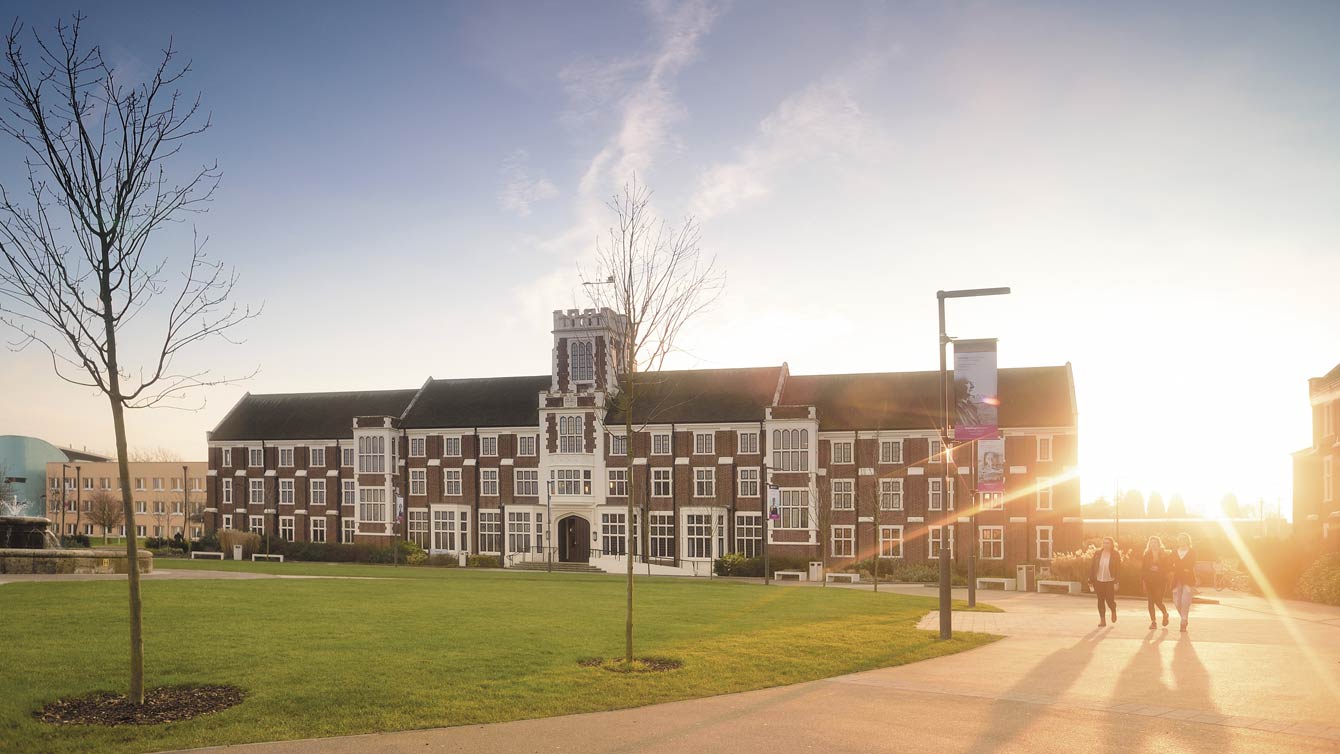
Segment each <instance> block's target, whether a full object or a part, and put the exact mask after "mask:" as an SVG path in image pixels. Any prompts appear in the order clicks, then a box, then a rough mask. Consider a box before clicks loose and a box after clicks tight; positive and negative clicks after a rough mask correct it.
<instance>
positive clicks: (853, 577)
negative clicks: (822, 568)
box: [825, 573, 861, 584]
mask: <svg viewBox="0 0 1340 754" xmlns="http://www.w3.org/2000/svg"><path fill="white" fill-rule="evenodd" d="M825 577H826V578H827V580H828V581H829V582H832V583H837V582H839V581H842V582H845V583H848V584H859V583H861V574H859V573H829V574H825Z"/></svg>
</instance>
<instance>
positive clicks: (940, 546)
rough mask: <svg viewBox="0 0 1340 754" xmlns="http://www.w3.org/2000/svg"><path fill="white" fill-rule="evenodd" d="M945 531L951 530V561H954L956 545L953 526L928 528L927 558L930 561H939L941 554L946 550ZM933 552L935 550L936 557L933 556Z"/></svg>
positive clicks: (945, 525)
mask: <svg viewBox="0 0 1340 754" xmlns="http://www.w3.org/2000/svg"><path fill="white" fill-rule="evenodd" d="M945 529H948V530H949V559H950V560H953V559H954V545H955V544H956V543H955V541H954V525H953V524H944V525H942V526H928V527H926V557H927V558H928V559H930V560H937V561H938V560H939V559H940V552H941V551H942V550H944V532H945ZM932 550H935V554H934V555H932V554H931V551H932Z"/></svg>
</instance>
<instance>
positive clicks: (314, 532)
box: [308, 516, 326, 544]
mask: <svg viewBox="0 0 1340 754" xmlns="http://www.w3.org/2000/svg"><path fill="white" fill-rule="evenodd" d="M308 531H309V533H308V538H309V539H310V540H311V541H313V542H316V543H317V544H324V543H325V541H326V517H325V516H312V517H311V521H310V522H309V523H308ZM318 534H319V535H320V536H318Z"/></svg>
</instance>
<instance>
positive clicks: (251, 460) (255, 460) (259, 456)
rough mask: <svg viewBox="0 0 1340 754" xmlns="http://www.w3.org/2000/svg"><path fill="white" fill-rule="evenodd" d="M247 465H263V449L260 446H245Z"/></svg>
mask: <svg viewBox="0 0 1340 754" xmlns="http://www.w3.org/2000/svg"><path fill="white" fill-rule="evenodd" d="M247 465H248V466H264V465H265V451H264V450H262V449H261V448H247Z"/></svg>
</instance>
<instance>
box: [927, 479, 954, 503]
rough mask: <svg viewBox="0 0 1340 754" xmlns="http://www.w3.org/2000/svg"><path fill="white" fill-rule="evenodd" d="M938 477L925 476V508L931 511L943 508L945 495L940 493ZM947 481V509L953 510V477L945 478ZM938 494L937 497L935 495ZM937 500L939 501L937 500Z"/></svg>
mask: <svg viewBox="0 0 1340 754" xmlns="http://www.w3.org/2000/svg"><path fill="white" fill-rule="evenodd" d="M940 481H941V479H940V477H938V476H932V477H927V478H926V509H927V510H932V511H939V510H945V507H944V504H945V495H943V494H942V491H941V490H940V489H939V487H940ZM947 481H948V482H949V495H948V499H949V508H948V509H949V510H951V511H952V510H954V477H953V476H952V475H951V476H949V477H948V478H947ZM937 496H938V497H937ZM937 500H938V501H939V502H937Z"/></svg>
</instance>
